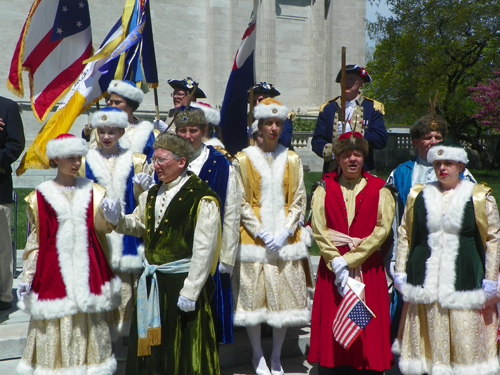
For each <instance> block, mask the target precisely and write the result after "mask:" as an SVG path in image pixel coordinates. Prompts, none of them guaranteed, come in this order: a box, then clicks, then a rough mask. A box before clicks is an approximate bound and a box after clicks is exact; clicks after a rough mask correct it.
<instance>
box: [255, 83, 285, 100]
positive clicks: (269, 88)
mask: <svg viewBox="0 0 500 375" xmlns="http://www.w3.org/2000/svg"><path fill="white" fill-rule="evenodd" d="M248 94H250V90H248ZM253 94H254V95H266V96H267V97H268V98H274V97H275V96H278V95H280V94H281V93H280V92H279V91H278V90H276V89H275V88H274V87H273V85H271V84H270V83H267V82H261V83H258V84H256V85H255V86H254V87H253Z"/></svg>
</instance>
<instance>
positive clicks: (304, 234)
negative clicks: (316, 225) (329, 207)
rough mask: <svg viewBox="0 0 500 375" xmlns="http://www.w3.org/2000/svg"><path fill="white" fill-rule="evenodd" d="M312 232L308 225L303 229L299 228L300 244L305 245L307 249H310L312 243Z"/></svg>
mask: <svg viewBox="0 0 500 375" xmlns="http://www.w3.org/2000/svg"><path fill="white" fill-rule="evenodd" d="M313 238H314V235H313V232H312V228H311V227H310V226H309V225H306V226H305V227H302V226H301V227H300V239H301V240H302V242H304V243H305V244H306V246H307V247H311V246H312V243H313Z"/></svg>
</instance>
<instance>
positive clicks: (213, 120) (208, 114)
mask: <svg viewBox="0 0 500 375" xmlns="http://www.w3.org/2000/svg"><path fill="white" fill-rule="evenodd" d="M191 107H193V108H199V109H201V110H202V111H203V112H204V113H205V120H207V122H208V123H209V124H212V125H215V126H218V125H219V123H220V112H219V111H218V110H217V109H215V108H213V107H208V106H206V105H203V104H198V103H196V102H194V103H191Z"/></svg>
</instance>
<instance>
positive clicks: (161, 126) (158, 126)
mask: <svg viewBox="0 0 500 375" xmlns="http://www.w3.org/2000/svg"><path fill="white" fill-rule="evenodd" d="M153 126H154V128H155V129H156V130H159V131H160V132H162V133H163V132H164V131H165V130H167V128H168V125H167V124H165V123H164V122H163V121H162V120H158V119H155V120H154V121H153Z"/></svg>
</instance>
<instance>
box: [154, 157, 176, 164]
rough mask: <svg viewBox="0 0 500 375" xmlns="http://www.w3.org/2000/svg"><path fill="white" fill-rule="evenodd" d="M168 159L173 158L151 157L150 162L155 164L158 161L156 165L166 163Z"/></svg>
mask: <svg viewBox="0 0 500 375" xmlns="http://www.w3.org/2000/svg"><path fill="white" fill-rule="evenodd" d="M170 160H174V158H169V159H163V158H151V164H153V165H155V163H158V165H163V164H166V163H168V162H169V161H170Z"/></svg>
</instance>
